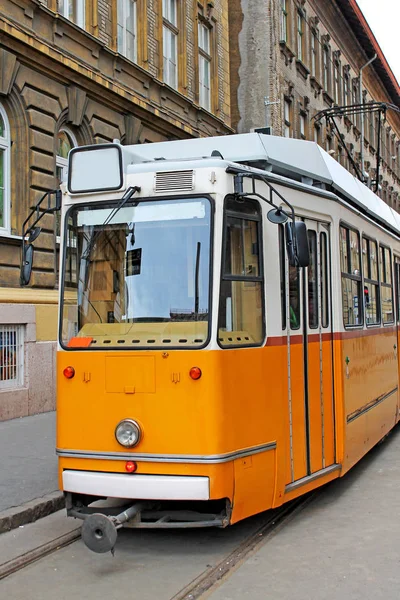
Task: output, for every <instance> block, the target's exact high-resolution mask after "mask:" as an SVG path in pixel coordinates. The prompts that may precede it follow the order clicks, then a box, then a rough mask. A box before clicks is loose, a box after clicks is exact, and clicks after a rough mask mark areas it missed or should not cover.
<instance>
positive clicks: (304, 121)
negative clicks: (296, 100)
mask: <svg viewBox="0 0 400 600" xmlns="http://www.w3.org/2000/svg"><path fill="white" fill-rule="evenodd" d="M300 137H301V139H302V140H305V139H306V138H307V117H306V115H305V113H302V112H301V113H300Z"/></svg>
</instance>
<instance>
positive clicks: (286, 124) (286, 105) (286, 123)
mask: <svg viewBox="0 0 400 600" xmlns="http://www.w3.org/2000/svg"><path fill="white" fill-rule="evenodd" d="M286 109H288V113H289V119H287V118H286ZM292 111H293V103H292V101H291V100H290V99H289V98H284V101H283V137H286V138H291V137H293V136H292V132H293V126H292V122H293V112H292ZM286 132H288V133H289V135H286Z"/></svg>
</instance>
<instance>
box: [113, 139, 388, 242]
mask: <svg viewBox="0 0 400 600" xmlns="http://www.w3.org/2000/svg"><path fill="white" fill-rule="evenodd" d="M124 149H127V150H128V151H129V152H134V153H135V154H136V158H137V159H138V162H142V161H143V162H147V161H155V160H161V159H165V160H190V159H198V158H202V157H210V156H211V154H212V152H213V151H218V152H220V153H221V155H222V157H223V158H224V159H225V160H226V161H230V162H236V163H247V164H249V163H250V164H251V163H259V162H260V161H264V163H268V164H269V165H271V166H272V169H273V170H278V172H279V171H281V172H283V173H284V174H285V175H287V176H289V177H295V178H296V177H297V178H299V177H308V178H311V179H313V180H314V181H315V182H321V183H324V184H326V185H327V186H329V187H331V188H332V189H333V190H334V191H337V192H339V193H340V194H341V195H343V196H345V197H346V198H348V199H349V200H350V201H352V202H353V203H355V204H356V205H358V206H359V207H360V208H362V209H363V210H365V211H366V212H367V213H368V214H369V215H370V216H371V217H373V218H377V219H379V220H380V221H381V222H383V223H385V224H387V225H389V226H390V227H391V228H392V229H395V230H396V231H398V232H400V215H399V214H398V213H397V212H395V211H394V210H393V209H391V208H390V207H389V206H388V205H387V204H385V203H384V202H383V200H381V199H380V198H379V197H378V196H376V194H374V193H373V192H372V191H371V190H370V189H369V188H367V187H366V186H365V185H364V184H363V183H361V182H360V181H359V180H358V179H356V178H355V177H354V176H353V175H352V174H351V173H349V171H347V170H346V169H345V168H344V167H342V166H341V165H340V164H339V163H338V162H337V161H336V160H335V159H334V158H332V157H331V156H330V155H329V154H328V153H327V152H325V150H323V149H322V148H321V147H320V146H319V145H318V144H316V143H315V142H308V141H305V140H297V139H293V138H285V137H277V136H270V135H263V134H258V133H245V134H239V135H229V136H220V137H209V138H195V139H188V140H177V141H173V142H159V143H155V144H138V145H135V146H125V147H124ZM135 162H136V161H135ZM257 166H259V164H258V165H257ZM274 167H275V169H274Z"/></svg>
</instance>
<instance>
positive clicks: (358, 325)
mask: <svg viewBox="0 0 400 600" xmlns="http://www.w3.org/2000/svg"><path fill="white" fill-rule="evenodd" d="M342 228H344V229H346V230H347V231H348V232H349V235H348V236H347V240H346V245H347V257H348V258H347V260H348V261H350V266H351V252H350V231H352V232H353V233H355V234H356V235H357V239H358V248H359V271H360V276H358V275H352V274H351V273H348V272H347V273H346V272H343V271H342V255H341V251H342V250H341V244H340V230H341V229H342ZM338 233H339V268H340V290H341V302H340V306H341V310H342V321H343V327H344V328H345V329H363V327H364V298H363V293H362V292H363V288H362V286H363V277H362V255H361V250H362V246H361V236H360V232H359V230H358V229H357V228H356V227H354V226H353V225H350V224H349V223H347V222H345V221H340V222H339V232H338ZM343 277H346V278H347V279H350V280H351V281H357V282H359V283H360V297H359V300H358V308H360V300H361V299H362V302H361V315H360V318H359V323H355V324H350V325H349V324H346V323H345V321H344V310H343Z"/></svg>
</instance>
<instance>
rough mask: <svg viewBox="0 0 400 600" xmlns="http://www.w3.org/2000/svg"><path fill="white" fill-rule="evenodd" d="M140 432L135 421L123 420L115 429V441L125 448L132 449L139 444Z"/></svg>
mask: <svg viewBox="0 0 400 600" xmlns="http://www.w3.org/2000/svg"><path fill="white" fill-rule="evenodd" d="M141 436H142V432H141V430H140V427H139V425H138V424H137V423H136V421H133V420H132V419H124V420H123V421H121V422H120V423H118V425H117V426H116V428H115V437H116V440H117V442H118V443H119V444H121V446H124V447H125V448H133V446H136V445H137V444H138V443H139V442H140V438H141Z"/></svg>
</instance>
